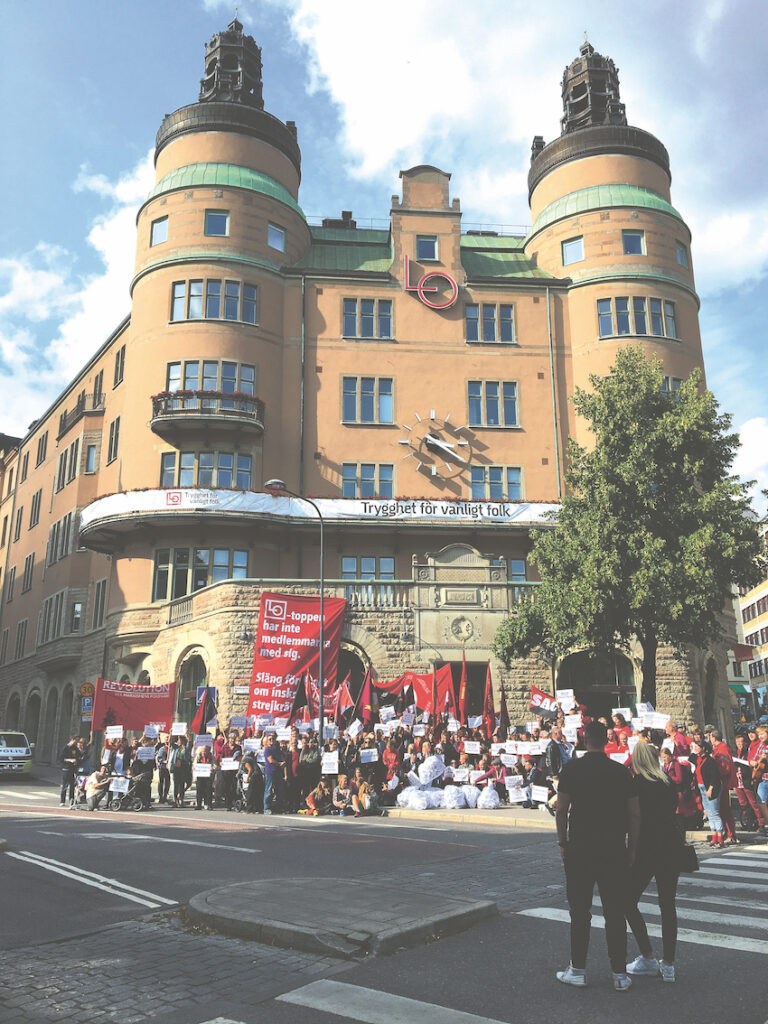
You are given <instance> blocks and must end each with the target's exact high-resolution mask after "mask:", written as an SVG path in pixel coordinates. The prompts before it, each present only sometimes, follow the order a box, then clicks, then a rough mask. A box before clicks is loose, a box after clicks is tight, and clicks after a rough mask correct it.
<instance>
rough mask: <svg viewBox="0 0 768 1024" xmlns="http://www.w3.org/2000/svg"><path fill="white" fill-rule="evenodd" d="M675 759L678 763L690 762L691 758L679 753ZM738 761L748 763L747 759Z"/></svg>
mask: <svg viewBox="0 0 768 1024" xmlns="http://www.w3.org/2000/svg"><path fill="white" fill-rule="evenodd" d="M677 760H678V761H679V763H680V764H690V763H691V759H690V758H689V757H686V756H684V755H683V754H681V755H680V757H678V759H677ZM735 760H736V758H735V757H734V761H735ZM740 763H741V764H749V761H741V762H740Z"/></svg>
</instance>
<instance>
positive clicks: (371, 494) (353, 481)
mask: <svg viewBox="0 0 768 1024" xmlns="http://www.w3.org/2000/svg"><path fill="white" fill-rule="evenodd" d="M393 489H394V466H393V465H392V464H391V463H388V462H385V463H374V462H362V463H359V464H358V463H357V462H345V463H344V464H343V465H342V467H341V494H342V497H343V498H376V497H378V498H391V497H393Z"/></svg>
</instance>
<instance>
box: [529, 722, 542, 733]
mask: <svg viewBox="0 0 768 1024" xmlns="http://www.w3.org/2000/svg"><path fill="white" fill-rule="evenodd" d="M540 728H541V726H540V725H539V723H538V722H526V723H525V731H526V732H529V733H534V732H536V730H537V729H540Z"/></svg>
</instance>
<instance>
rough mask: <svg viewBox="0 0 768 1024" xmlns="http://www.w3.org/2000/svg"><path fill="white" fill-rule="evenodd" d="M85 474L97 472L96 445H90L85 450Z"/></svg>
mask: <svg viewBox="0 0 768 1024" xmlns="http://www.w3.org/2000/svg"><path fill="white" fill-rule="evenodd" d="M85 472H86V473H95V472H96V445H95V444H89V445H86V448H85Z"/></svg>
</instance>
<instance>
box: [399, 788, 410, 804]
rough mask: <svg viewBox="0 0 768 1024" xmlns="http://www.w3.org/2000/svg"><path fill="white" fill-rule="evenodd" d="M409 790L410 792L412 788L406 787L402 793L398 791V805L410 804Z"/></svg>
mask: <svg viewBox="0 0 768 1024" xmlns="http://www.w3.org/2000/svg"><path fill="white" fill-rule="evenodd" d="M409 792H410V790H407V789H404V790H403V791H402V793H398V794H397V806H398V807H408V806H410V796H409Z"/></svg>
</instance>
